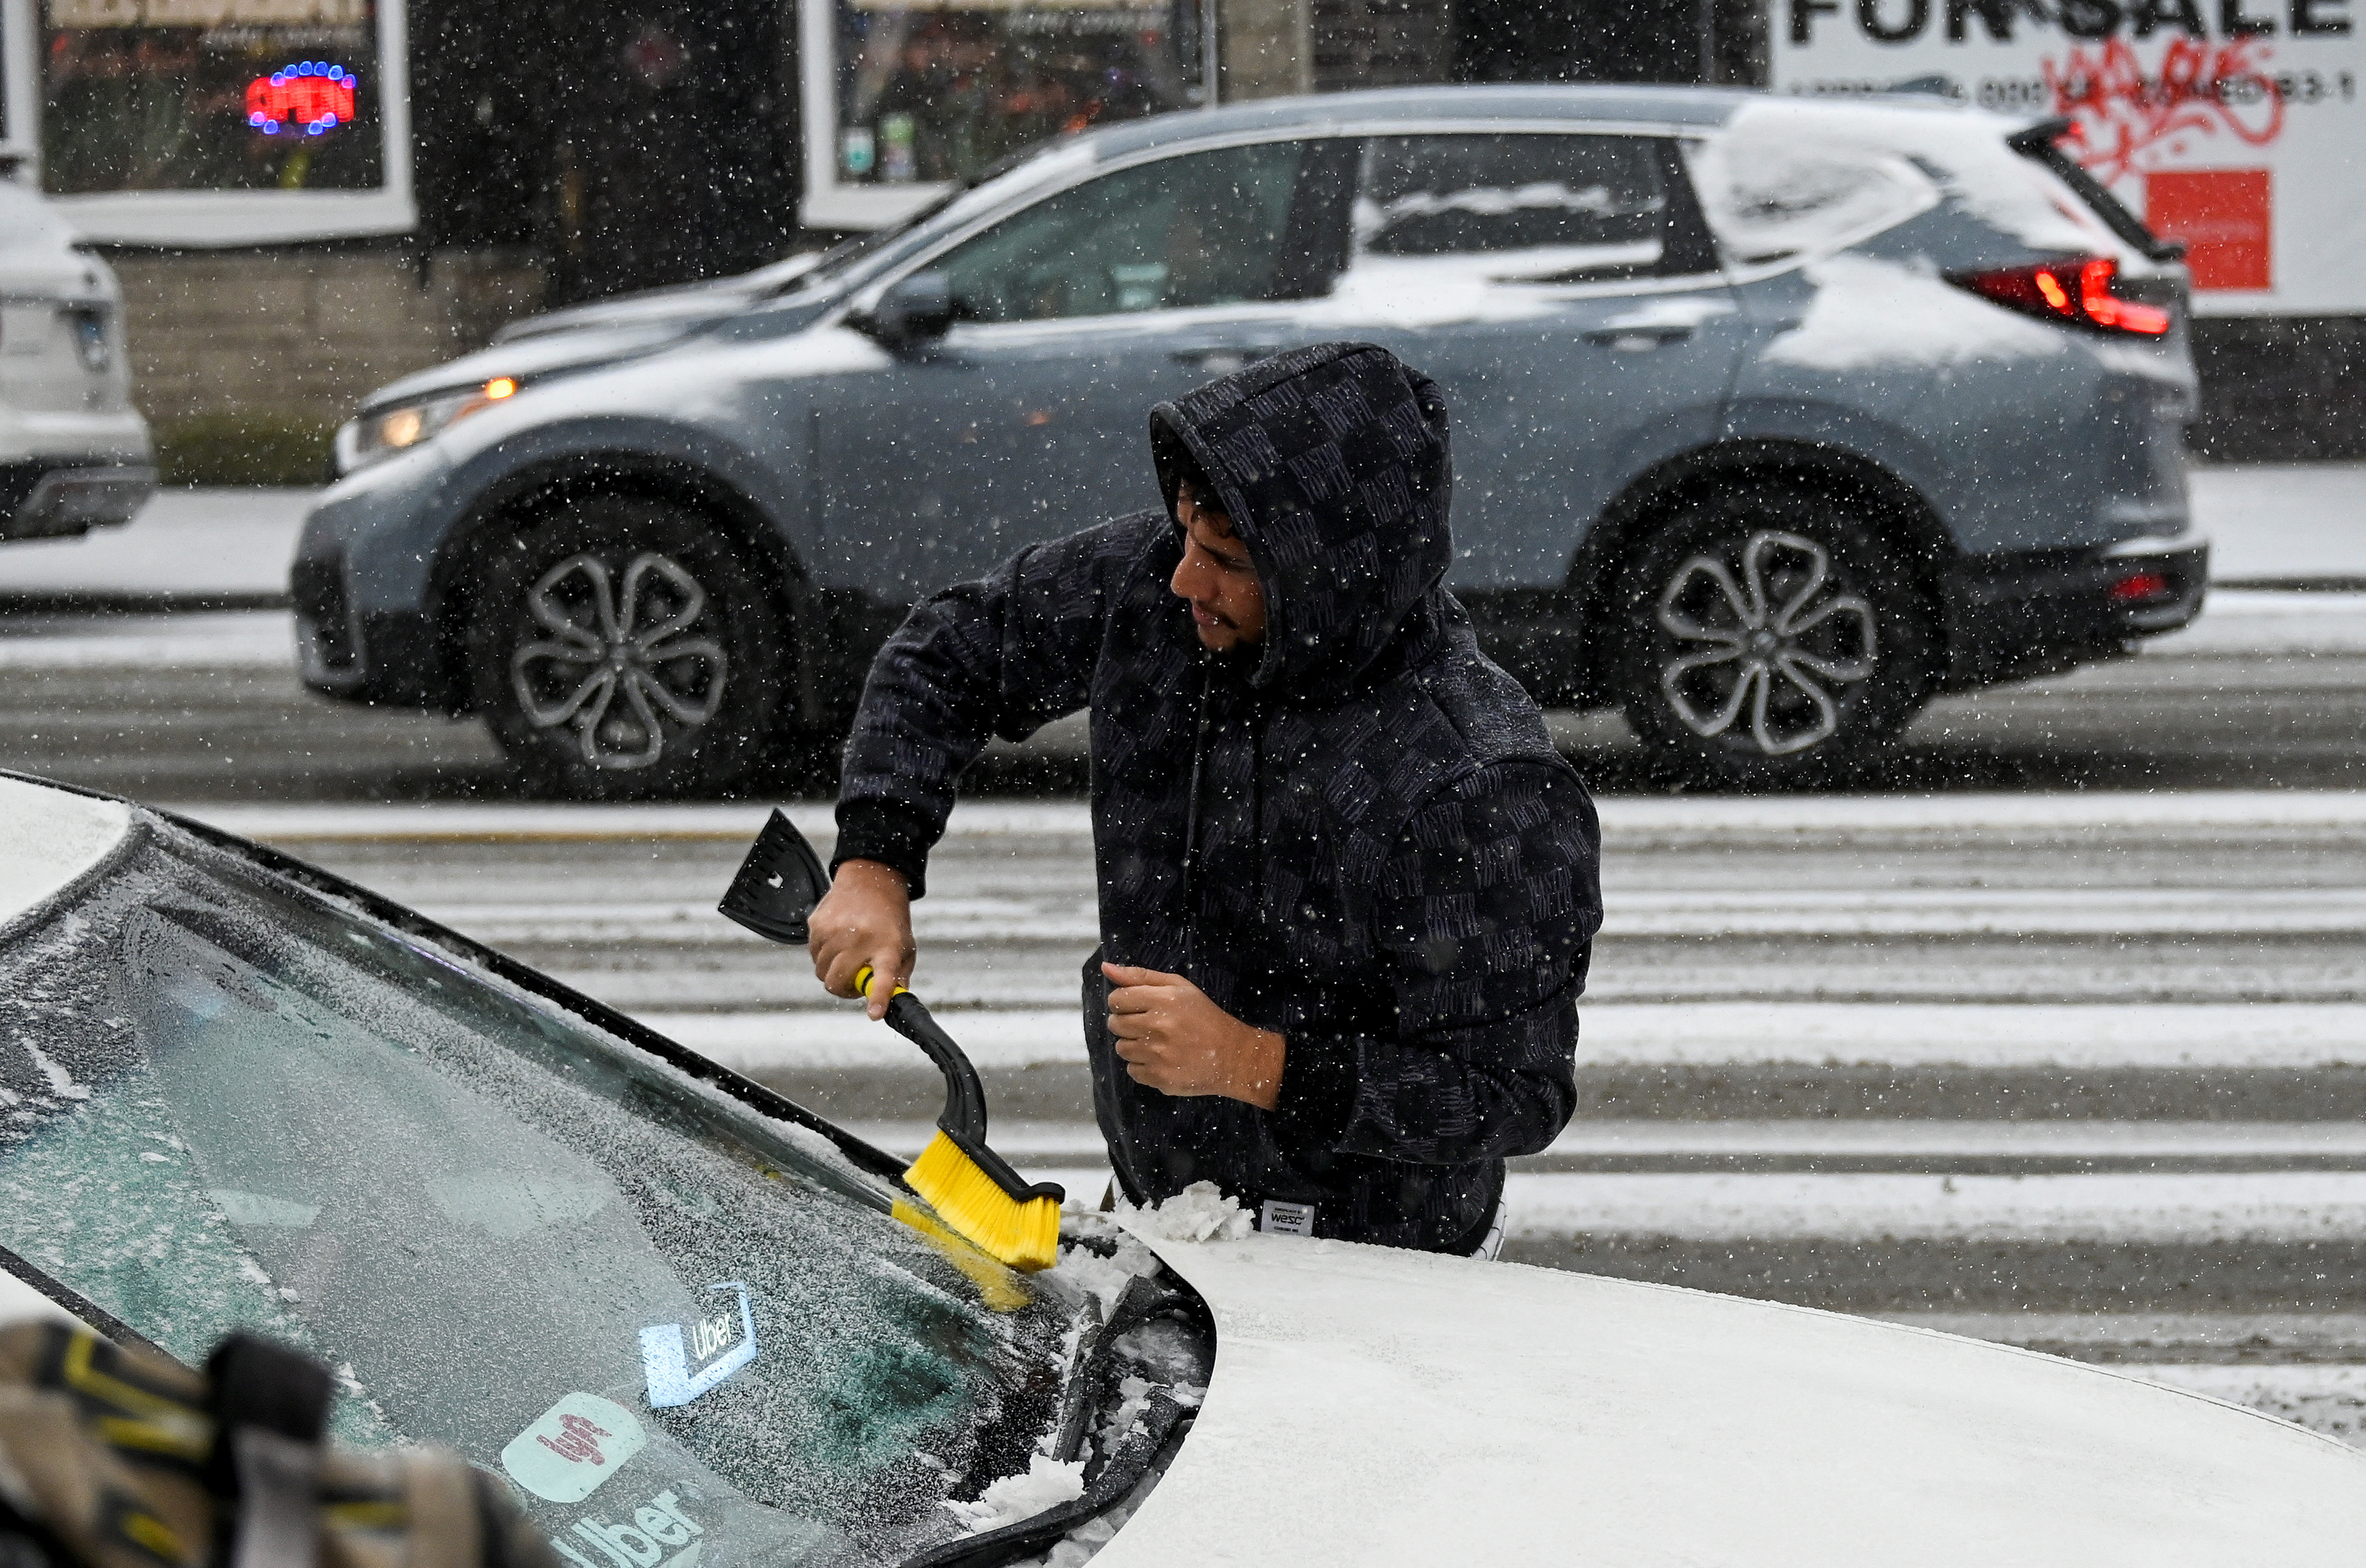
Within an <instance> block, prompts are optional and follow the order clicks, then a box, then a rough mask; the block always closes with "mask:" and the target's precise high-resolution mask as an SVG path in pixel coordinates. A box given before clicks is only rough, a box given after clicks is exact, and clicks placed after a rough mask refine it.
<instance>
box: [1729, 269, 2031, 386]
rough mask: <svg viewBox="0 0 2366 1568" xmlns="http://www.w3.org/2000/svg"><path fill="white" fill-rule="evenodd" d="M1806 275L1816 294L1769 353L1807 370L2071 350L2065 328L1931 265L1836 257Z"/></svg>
mask: <svg viewBox="0 0 2366 1568" xmlns="http://www.w3.org/2000/svg"><path fill="white" fill-rule="evenodd" d="M1807 274H1808V277H1809V278H1810V279H1811V280H1812V281H1813V282H1814V283H1815V284H1816V286H1817V287H1816V297H1815V299H1814V301H1813V302H1812V303H1810V304H1809V305H1808V313H1807V315H1806V316H1805V317H1803V318H1801V319H1800V322H1799V324H1798V325H1797V326H1796V327H1794V328H1792V329H1791V330H1789V331H1787V332H1785V333H1784V334H1782V336H1780V337H1778V338H1776V339H1775V341H1774V342H1771V343H1769V344H1767V345H1766V351H1765V357H1766V358H1767V359H1770V360H1774V361H1775V362H1777V363H1780V364H1796V365H1800V366H1803V367H1805V368H1807V369H1810V370H1832V371H1854V370H1867V369H1871V368H1873V367H1875V366H1877V365H1890V366H1903V367H1919V368H1923V369H1931V370H1936V369H1940V368H1943V367H1944V366H1947V365H1955V364H1971V363H1972V362H1974V361H1976V360H2014V359H2043V358H2045V357H2047V356H2049V355H2053V354H2058V353H2067V352H2068V349H2069V344H2070V339H2069V337H2068V335H2067V333H2065V332H2063V331H2062V330H2060V329H2058V328H2056V327H2053V326H2049V325H2048V324H2047V323H2045V322H2044V321H2039V320H2034V319H2031V318H2029V317H2025V316H2015V315H2013V314H2011V312H2009V311H2004V310H2000V309H1998V308H1996V307H1995V306H1993V305H1991V304H1989V302H1988V301H1987V300H1985V299H1983V298H1981V297H1979V296H1978V295H1976V294H1972V293H1970V292H1968V291H1966V290H1965V289H1960V288H1957V287H1955V286H1954V285H1953V284H1950V283H1948V282H1947V281H1946V280H1945V279H1944V278H1942V277H1941V276H1939V275H1938V274H1937V272H1935V271H1934V270H1932V268H1930V267H1927V266H1913V265H1910V264H1908V263H1901V262H1885V261H1877V260H1876V259H1875V258H1873V257H1871V256H1854V255H1839V256H1827V257H1826V258H1824V259H1823V260H1822V261H1820V262H1814V263H1809V264H1808V268H1807Z"/></svg>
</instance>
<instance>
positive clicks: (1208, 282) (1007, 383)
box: [816, 140, 1354, 594]
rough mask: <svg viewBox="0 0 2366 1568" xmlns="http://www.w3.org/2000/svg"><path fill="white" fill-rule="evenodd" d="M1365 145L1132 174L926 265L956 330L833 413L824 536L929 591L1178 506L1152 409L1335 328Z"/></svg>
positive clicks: (1028, 212)
mask: <svg viewBox="0 0 2366 1568" xmlns="http://www.w3.org/2000/svg"><path fill="white" fill-rule="evenodd" d="M1353 156H1354V152H1353V144H1352V143H1350V142H1345V141H1325V140H1274V141H1264V142H1256V143H1250V144H1247V145H1241V146H1233V147H1224V148H1216V149H1210V150H1204V151H1191V152H1186V153H1182V154H1179V155H1175V156H1169V157H1166V158H1160V159H1156V160H1154V161H1151V162H1143V163H1136V164H1133V165H1131V166H1128V167H1123V168H1119V169H1116V170H1113V171H1111V172H1110V173H1108V174H1101V175H1099V176H1098V177H1096V178H1094V179H1091V180H1088V181H1086V182H1083V183H1081V184H1078V185H1071V186H1069V187H1068V188H1066V189H1065V190H1062V191H1059V192H1056V193H1054V194H1053V195H1051V196H1047V197H1045V198H1043V199H1042V200H1040V201H1037V202H1035V203H1033V204H1032V205H1031V206H1029V207H1025V208H1024V209H1022V210H1020V211H1019V212H1017V213H1014V214H1012V215H1011V216H1009V217H1008V218H1004V219H1002V220H1001V221H1000V222H998V223H996V224H994V225H993V226H991V227H989V228H987V229H986V230H983V231H981V232H978V233H976V234H975V235H972V236H970V237H968V238H966V239H964V240H963V241H960V242H958V243H957V244H955V245H953V246H952V247H950V248H949V249H947V250H946V251H943V252H939V253H938V254H936V255H934V256H930V257H928V258H924V259H922V260H920V261H918V263H915V267H914V270H921V271H936V272H941V273H943V274H946V275H947V277H948V278H949V280H950V282H951V284H952V294H953V297H954V302H955V313H956V324H955V325H954V326H953V328H952V330H950V331H949V332H947V333H946V334H945V335H944V336H943V338H942V339H941V340H939V341H937V342H931V343H927V344H922V345H919V346H917V347H915V348H912V349H909V350H906V351H902V352H899V353H897V354H896V357H895V360H894V363H893V364H891V365H889V366H887V367H886V368H884V369H883V370H880V371H878V372H876V373H874V374H870V375H860V376H850V377H845V378H842V379H841V380H840V381H839V383H838V384H837V385H835V386H833V387H832V388H831V389H830V391H829V392H828V396H827V400H826V401H825V402H824V403H823V404H822V405H821V406H820V407H819V409H818V410H817V415H816V420H817V434H818V437H819V439H818V441H817V470H818V473H819V477H820V484H819V487H818V490H817V508H818V514H819V515H818V517H817V523H818V526H819V528H820V530H821V532H822V534H823V537H824V538H825V539H827V540H829V541H831V542H832V543H833V544H834V545H835V546H836V547H838V548H840V549H843V548H844V547H845V546H846V545H847V544H849V543H856V542H860V549H861V551H862V553H863V554H866V555H868V556H869V557H870V563H871V564H870V567H869V572H870V574H871V575H872V576H873V580H874V581H875V582H879V583H880V584H881V585H882V586H883V587H884V586H885V585H886V584H887V583H889V582H891V581H892V582H898V583H900V584H902V585H903V586H904V588H906V589H907V591H909V592H912V593H915V594H917V593H920V592H925V591H928V590H929V589H933V588H937V587H939V586H941V585H942V584H944V583H947V582H952V581H957V580H960V579H961V578H963V577H972V576H975V575H976V574H977V573H979V572H982V571H984V570H985V569H986V568H987V567H988V566H991V565H993V564H994V563H995V562H996V561H997V560H999V559H1000V558H1002V557H1003V556H1004V555H1006V554H1008V553H1009V552H1010V551H1011V550H1013V549H1016V548H1017V547H1018V546H1020V544H1023V543H1028V542H1030V541H1032V540H1040V539H1047V538H1052V537H1055V536H1057V535H1059V534H1061V533H1065V532H1070V531H1072V530H1075V529H1076V528H1080V527H1085V526H1087V525H1089V524H1091V523H1095V522H1098V521H1104V520H1106V519H1108V518H1110V517H1114V516H1120V515H1122V514H1124V513H1126V512H1129V511H1132V510H1138V509H1141V508H1143V507H1147V506H1155V505H1156V504H1157V503H1158V495H1157V490H1156V487H1155V481H1154V478H1153V475H1152V470H1151V466H1150V454H1149V442H1148V440H1147V430H1148V416H1149V412H1150V409H1151V408H1152V406H1153V405H1154V404H1155V403H1157V402H1158V401H1160V400H1161V399H1163V398H1172V397H1175V396H1176V395H1177V394H1178V393H1181V392H1184V391H1186V390H1188V389H1189V388H1190V387H1192V386H1197V385H1199V384H1200V382H1203V381H1205V380H1207V379H1208V378H1209V377H1211V375H1222V374H1224V373H1226V372H1228V371H1231V370H1234V369H1237V368H1238V367H1239V366H1241V365H1242V364H1246V363H1248V362H1249V361H1251V360H1253V359H1256V358H1257V357H1260V356H1262V355H1264V354H1268V353H1274V352H1277V351H1278V350H1279V349H1282V348H1285V347H1288V346H1290V344H1292V343H1296V342H1306V341H1308V340H1309V338H1310V335H1311V334H1312V333H1313V332H1314V331H1315V330H1317V329H1316V328H1315V327H1313V325H1311V324H1310V323H1309V322H1308V321H1307V320H1306V319H1304V317H1305V312H1304V309H1303V307H1302V305H1301V303H1300V302H1301V301H1303V300H1305V299H1307V298H1310V297H1316V296H1319V295H1321V294H1322V293H1324V292H1325V291H1327V289H1328V288H1329V286H1330V283H1331V280H1332V278H1333V277H1334V276H1335V274H1336V273H1337V271H1338V268H1339V266H1340V264H1341V263H1342V259H1343V253H1344V250H1345V244H1346V197H1347V194H1348V191H1349V190H1350V188H1351V185H1350V177H1351V175H1352V172H1353V164H1352V159H1353Z"/></svg>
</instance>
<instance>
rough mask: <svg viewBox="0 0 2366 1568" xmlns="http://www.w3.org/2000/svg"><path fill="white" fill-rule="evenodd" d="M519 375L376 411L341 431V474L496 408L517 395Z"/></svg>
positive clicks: (338, 436)
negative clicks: (471, 416) (500, 403)
mask: <svg viewBox="0 0 2366 1568" xmlns="http://www.w3.org/2000/svg"><path fill="white" fill-rule="evenodd" d="M518 386H519V382H518V380H517V378H516V377H515V376H512V375H496V376H494V377H493V378H492V379H491V380H490V381H488V382H486V383H484V385H482V386H463V387H460V388H458V389H456V390H455V391H451V392H438V393H436V394H435V395H434V396H433V397H429V398H413V399H411V401H410V402H408V403H397V404H395V405H393V406H392V407H391V408H385V409H372V410H371V411H370V412H368V413H366V414H364V415H362V416H361V417H360V418H359V419H355V420H347V421H346V422H345V425H344V428H343V429H341V430H339V431H337V472H339V473H341V474H350V473H352V472H353V471H354V470H355V469H356V468H366V467H367V466H368V465H371V464H373V463H376V462H377V461H378V460H379V459H381V458H386V457H392V456H393V455H394V454H397V453H399V452H408V451H410V450H411V448H412V447H414V446H417V445H418V444H419V443H420V442H424V441H431V440H433V439H434V437H436V436H437V435H440V434H441V433H443V432H444V431H446V430H448V429H450V428H451V427H452V426H453V425H455V424H456V423H457V422H459V421H460V420H465V419H467V418H468V416H469V415H470V414H473V413H475V412H476V411H477V410H478V409H490V408H491V407H492V406H493V405H494V404H496V403H498V402H500V401H501V399H502V398H512V397H515V396H516V395H517V390H518Z"/></svg>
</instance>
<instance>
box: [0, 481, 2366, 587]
mask: <svg viewBox="0 0 2366 1568" xmlns="http://www.w3.org/2000/svg"><path fill="white" fill-rule="evenodd" d="M2192 483H2193V503H2194V512H2195V516H2196V519H2197V521H2198V524H2199V526H2200V528H2201V530H2202V532H2204V533H2206V534H2208V535H2210V537H2211V541H2212V556H2211V566H2212V575H2213V576H2214V577H2215V578H2216V579H2217V580H2218V581H2220V582H2224V583H2229V584H2235V585H2240V586H2247V587H2315V588H2350V589H2366V463H2305V464H2256V465H2239V466H2225V467H2197V468H2195V469H2194V470H2193V479H2192ZM319 493H320V492H319V491H317V490H310V489H285V490H269V489H254V490H166V491H163V493H161V494H160V495H158V496H157V497H156V498H155V499H154V500H152V501H151V502H150V503H149V504H148V506H147V508H146V510H143V511H141V514H140V515H139V516H138V517H136V518H134V519H132V520H131V521H130V523H128V524H126V525H125V526H124V527H121V528H107V529H100V530H99V531H97V532H94V533H92V534H90V535H88V536H87V537H85V538H82V539H63V540H48V541H39V542H33V543H9V544H0V600H5V599H7V598H8V597H10V596H12V595H16V596H23V595H36V594H38V595H41V596H45V597H64V596H74V595H80V596H85V597H88V598H91V599H104V600H122V599H143V598H144V599H158V600H162V601H165V602H167V603H169V602H172V601H175V600H182V601H186V600H196V601H198V602H212V603H217V604H220V603H224V602H234V603H242V604H261V603H265V602H276V601H284V599H285V597H286V595H287V567H288V564H289V563H290V562H291V561H292V560H294V559H295V554H296V536H297V534H298V532H299V531H300V530H301V528H302V527H303V522H304V513H305V511H306V510H307V509H308V508H310V506H311V504H312V499H313V498H314V497H315V496H317V495H318V494H319Z"/></svg>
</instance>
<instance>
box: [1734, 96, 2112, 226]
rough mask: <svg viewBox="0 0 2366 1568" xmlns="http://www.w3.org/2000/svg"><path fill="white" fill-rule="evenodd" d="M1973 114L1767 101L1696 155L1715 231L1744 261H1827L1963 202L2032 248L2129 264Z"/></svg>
mask: <svg viewBox="0 0 2366 1568" xmlns="http://www.w3.org/2000/svg"><path fill="white" fill-rule="evenodd" d="M2016 129H2019V124H2018V122H2016V121H2011V120H2007V119H2004V118H2000V117H1998V116H1995V115H1989V114H1981V113H1977V112H1974V111H1969V110H1963V109H1955V108H1945V107H1937V106H1932V107H1923V106H1911V107H1909V106H1896V105H1882V106H1868V105H1861V104H1847V103H1831V102H1824V101H1820V100H1812V99H1800V98H1760V99H1753V100H1752V101H1751V102H1749V103H1746V104H1744V105H1743V106H1741V108H1739V109H1737V110H1736V111H1734V116H1733V118H1732V119H1731V120H1729V121H1728V122H1727V124H1726V127H1725V129H1724V131H1723V133H1722V134H1720V135H1718V136H1715V137H1711V138H1709V139H1707V140H1705V141H1703V142H1701V143H1700V144H1699V145H1698V146H1696V148H1695V149H1694V150H1693V151H1692V174H1693V184H1694V185H1695V186H1696V189H1697V190H1698V192H1699V195H1700V201H1701V208H1702V211H1703V213H1704V215H1705V216H1706V217H1707V219H1708V224H1709V228H1710V229H1711V230H1713V231H1714V232H1715V234H1716V235H1717V239H1718V243H1719V245H1721V246H1722V247H1723V248H1724V249H1725V251H1726V252H1727V253H1728V254H1729V255H1730V256H1732V257H1733V258H1734V259H1735V260H1737V261H1741V262H1745V263H1747V262H1772V261H1779V260H1783V259H1786V258H1789V257H1793V256H1802V255H1806V256H1815V255H1829V254H1830V253H1831V252H1834V251H1839V250H1844V249H1846V248H1847V247H1848V246H1850V245H1853V244H1856V243H1858V242H1859V241H1863V240H1866V239H1869V238H1871V237H1872V236H1873V235H1875V234H1877V233H1879V232H1881V231H1882V230H1885V229H1890V228H1894V227H1896V226H1897V225H1898V224H1900V223H1903V222H1905V221H1906V220H1907V219H1908V218H1913V217H1916V216H1918V215H1919V214H1921V213H1923V212H1926V211H1929V210H1930V209H1931V208H1932V207H1936V206H1937V205H1939V203H1940V202H1942V201H1949V202H1953V203H1954V204H1955V205H1956V206H1957V207H1960V208H1961V209H1962V210H1963V211H1965V212H1966V213H1968V214H1970V215H1971V216H1972V217H1974V218H1978V219H1979V220H1980V221H1982V222H1984V223H1986V224H1988V225H1989V227H1991V228H1993V229H1996V230H1999V231H2000V232H2001V233H2004V234H2009V235H2011V236H2012V237H2014V238H2015V239H2018V240H2020V241H2022V243H2024V244H2026V245H2028V246H2029V247H2030V248H2031V249H2032V250H2034V251H2040V252H2053V253H2057V254H2071V253H2094V254H2101V255H2111V256H2118V257H2120V258H2121V259H2122V260H2123V261H2126V260H2130V259H2132V258H2131V255H2130V252H2128V249H2127V247H2126V246H2125V245H2124V244H2123V243H2121V242H2120V241H2118V240H2117V239H2116V238H2115V237H2113V234H2112V233H2111V231H2110V230H2106V229H2104V228H2103V227H2102V225H2101V223H2099V222H2098V221H2096V219H2095V218H2093V217H2092V215H2090V214H2088V213H2085V212H2083V211H2082V210H2080V209H2079V207H2077V206H2076V204H2074V203H2071V202H2067V201H2066V200H2065V199H2064V198H2063V196H2062V194H2061V192H2060V190H2059V189H2058V187H2057V186H2056V185H2054V184H2052V183H2050V182H2049V181H2048V180H2047V179H2046V178H2045V175H2044V173H2043V171H2042V170H2040V169H2039V168H2038V167H2037V165H2036V164H2034V163H2033V162H2030V161H2029V160H2028V159H2026V158H2023V157H2022V155H2021V154H2019V153H2017V152H2015V151H2013V150H2012V149H2011V147H2009V146H2007V145H2006V143H2005V138H2006V137H2007V136H2009V135H2011V133H2012V132H2013V131H2014V130H2016Z"/></svg>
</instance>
